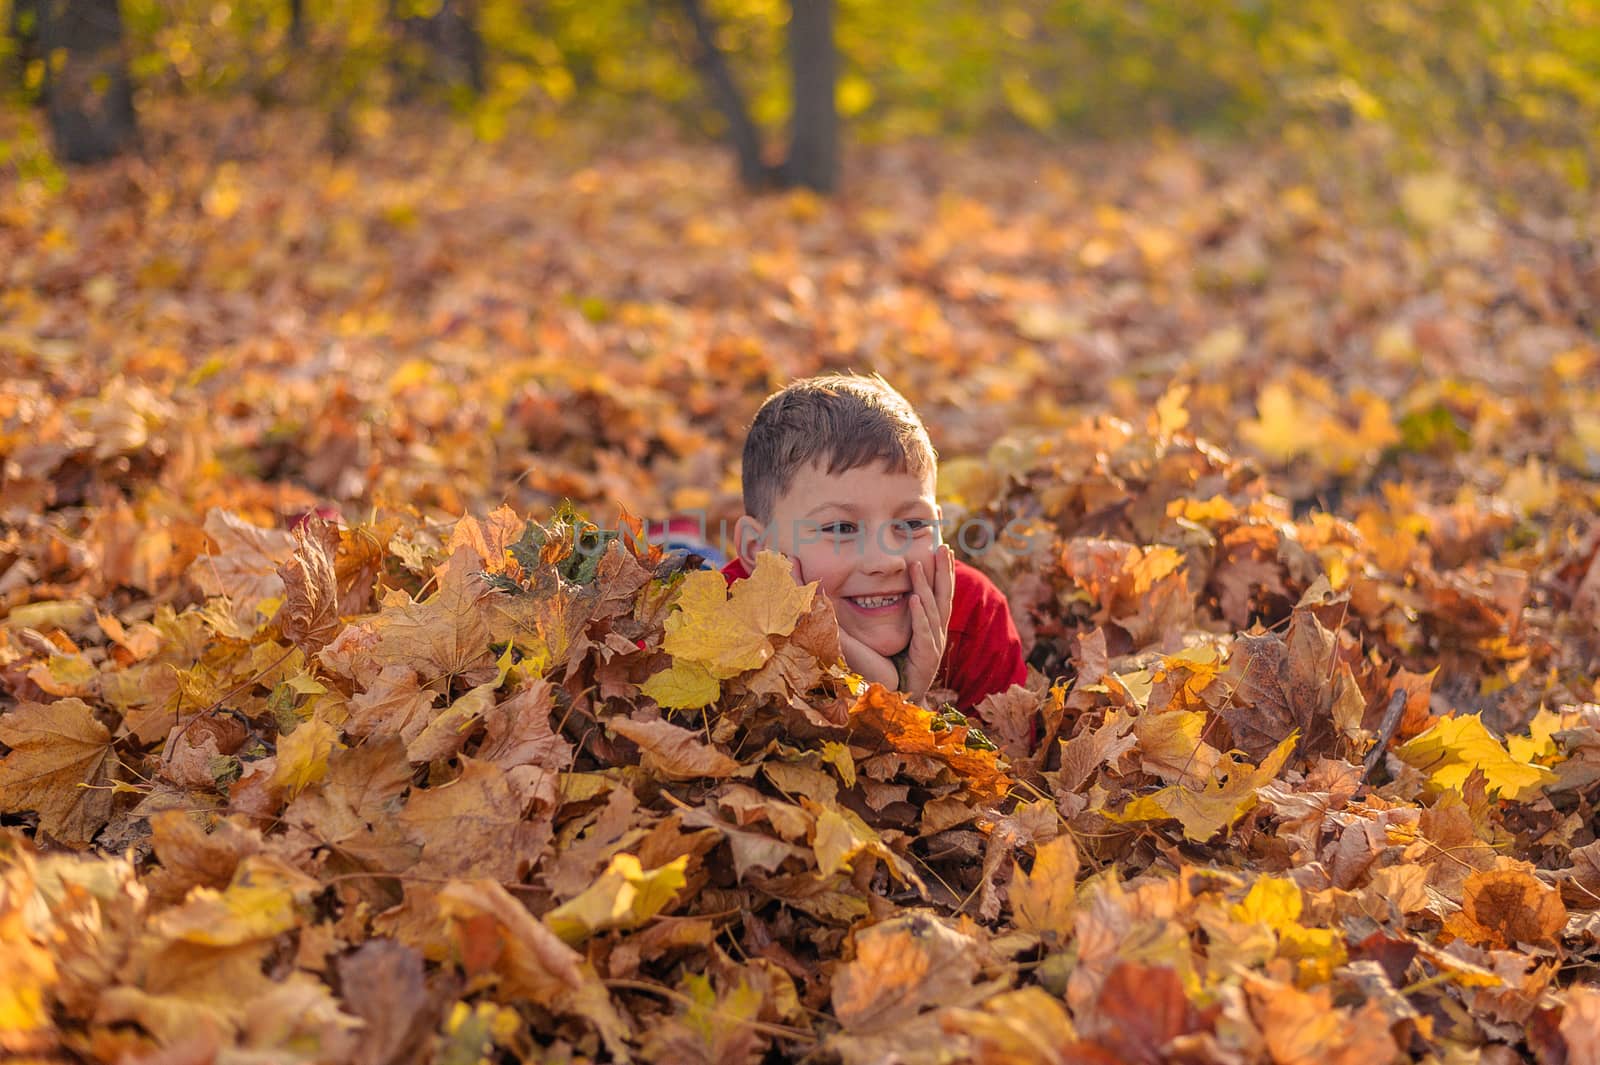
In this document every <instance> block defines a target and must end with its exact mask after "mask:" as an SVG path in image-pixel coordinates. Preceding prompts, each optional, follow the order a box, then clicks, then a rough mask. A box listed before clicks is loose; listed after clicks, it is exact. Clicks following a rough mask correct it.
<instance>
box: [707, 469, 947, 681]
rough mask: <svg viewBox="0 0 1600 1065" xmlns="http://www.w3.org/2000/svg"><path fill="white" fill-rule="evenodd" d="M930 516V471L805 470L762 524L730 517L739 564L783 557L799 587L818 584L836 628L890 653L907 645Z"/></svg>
mask: <svg viewBox="0 0 1600 1065" xmlns="http://www.w3.org/2000/svg"><path fill="white" fill-rule="evenodd" d="M939 518H940V510H939V504H938V503H937V502H936V501H935V499H934V478H933V473H932V472H931V471H930V472H929V473H928V474H927V476H925V477H919V476H917V475H916V474H912V473H897V472H894V471H893V470H892V469H890V468H888V467H887V466H881V465H872V466H860V467H857V468H855V469H852V470H846V471H844V472H842V473H828V472H827V468H826V464H825V463H812V464H810V465H807V466H803V467H801V468H800V469H799V470H798V471H797V472H796V473H795V476H794V480H793V482H792V483H791V484H790V485H789V487H788V490H787V491H785V492H783V493H782V494H780V495H779V496H778V498H777V501H776V502H775V504H774V506H773V508H772V518H771V520H770V521H768V522H767V523H766V524H765V525H764V526H763V525H762V524H761V523H760V522H758V521H757V520H756V519H755V518H753V517H750V516H749V515H746V516H745V517H743V518H741V519H740V520H739V530H738V535H739V544H740V557H741V558H743V559H744V562H745V565H746V566H753V565H754V564H755V556H756V554H757V553H758V552H759V551H761V550H762V549H763V548H765V549H767V550H772V551H777V552H779V553H781V554H783V555H785V556H787V557H788V558H789V559H790V561H791V562H793V563H794V564H795V567H796V570H797V572H796V576H797V577H798V578H799V579H800V580H801V581H805V582H810V581H817V582H818V583H819V584H820V585H821V587H822V590H823V591H824V592H825V593H827V596H828V598H829V599H830V600H832V601H833V609H834V612H835V613H836V614H837V615H838V617H839V627H840V628H841V629H843V630H844V631H845V632H847V633H849V634H850V635H851V636H854V637H855V638H856V639H858V640H860V641H861V642H862V643H864V644H866V645H867V646H868V647H870V648H872V649H873V650H874V651H876V652H878V653H879V654H881V655H885V656H888V655H894V654H898V653H899V652H901V651H903V650H905V648H906V646H907V645H908V644H910V642H911V613H910V602H909V596H910V593H911V567H912V566H913V565H915V564H917V563H921V564H922V565H923V566H924V567H926V572H927V573H928V575H929V578H930V579H931V578H932V574H933V551H934V548H935V547H937V546H938V545H939Z"/></svg>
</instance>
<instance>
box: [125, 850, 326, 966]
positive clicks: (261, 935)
mask: <svg viewBox="0 0 1600 1065" xmlns="http://www.w3.org/2000/svg"><path fill="white" fill-rule="evenodd" d="M320 889H321V884H319V883H318V882H317V881H316V880H314V879H312V878H311V877H308V876H306V875H305V874H304V873H301V872H299V871H298V870H295V869H292V868H290V867H289V866H287V865H284V864H283V863H282V862H280V861H279V860H278V859H276V858H271V857H268V856H266V855H261V854H254V855H251V856H250V857H248V858H246V859H245V860H244V861H243V862H242V863H241V864H240V866H239V869H238V871H237V872H236V873H235V874H234V877H233V882H232V883H230V884H229V885H228V887H227V889H226V890H224V891H216V890H213V889H211V888H206V887H197V888H195V889H193V890H192V891H190V892H189V895H188V897H187V898H185V899H184V902H183V904H182V905H181V906H178V907H175V908H173V909H170V910H167V911H165V912H164V913H162V914H160V915H159V916H157V917H156V919H155V922H154V924H153V928H154V930H155V931H156V932H158V933H159V934H160V935H162V936H164V937H165V938H168V939H172V940H177V941H180V942H184V943H195V944H199V945H201V946H206V947H236V946H240V945H243V944H245V943H254V942H257V941H260V940H264V939H272V938H273V937H274V936H277V935H278V934H279V933H281V932H287V931H288V930H289V929H291V928H294V927H296V926H298V925H299V924H301V922H302V920H303V915H302V912H301V910H302V907H303V906H304V905H305V904H307V903H308V902H309V900H310V898H311V896H312V895H313V894H315V893H316V892H317V891H319V890H320Z"/></svg>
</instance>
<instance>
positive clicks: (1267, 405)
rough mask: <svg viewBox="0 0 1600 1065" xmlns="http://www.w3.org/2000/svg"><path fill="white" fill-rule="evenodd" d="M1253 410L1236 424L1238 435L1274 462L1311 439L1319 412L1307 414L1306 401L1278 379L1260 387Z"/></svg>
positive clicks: (1294, 452)
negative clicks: (1251, 416) (1253, 416)
mask: <svg viewBox="0 0 1600 1065" xmlns="http://www.w3.org/2000/svg"><path fill="white" fill-rule="evenodd" d="M1256 410H1257V411H1258V412H1259V416H1258V417H1257V418H1256V419H1254V420H1253V421H1248V422H1245V423H1244V424H1243V425H1241V426H1239V435H1240V436H1241V437H1243V438H1244V439H1245V440H1246V441H1247V442H1248V443H1250V444H1251V445H1253V446H1254V447H1255V448H1256V450H1257V451H1260V452H1261V453H1262V454H1263V455H1265V456H1266V457H1267V458H1269V459H1272V460H1273V461H1274V462H1288V461H1289V460H1290V459H1292V458H1294V457H1295V456H1296V455H1299V454H1300V453H1301V452H1303V451H1306V450H1308V449H1309V448H1310V447H1311V446H1312V445H1313V444H1314V443H1315V441H1316V427H1317V426H1318V425H1319V424H1320V422H1321V421H1322V412H1320V411H1317V412H1315V414H1314V416H1311V417H1308V413H1309V412H1308V410H1307V407H1306V405H1304V404H1302V403H1300V402H1299V401H1298V400H1296V399H1295V396H1294V393H1292V392H1290V391H1289V386H1288V385H1285V384H1283V383H1282V382H1281V381H1274V382H1272V383H1271V384H1268V385H1266V386H1264V387H1263V388H1262V389H1261V393H1260V395H1259V396H1257V397H1256Z"/></svg>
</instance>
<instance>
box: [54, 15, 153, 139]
mask: <svg viewBox="0 0 1600 1065" xmlns="http://www.w3.org/2000/svg"><path fill="white" fill-rule="evenodd" d="M38 15H39V50H40V54H41V55H43V56H44V57H45V58H46V63H45V78H44V102H45V113H46V115H47V117H48V119H49V122H50V134H51V137H52V139H53V140H54V141H55V146H56V155H57V156H58V157H59V158H60V159H61V161H62V162H66V163H93V162H98V161H99V160H102V159H109V158H111V157H112V156H114V155H117V154H119V153H121V152H122V151H124V150H125V149H127V148H128V147H129V146H131V145H132V144H133V142H134V140H135V139H136V138H137V137H138V133H139V126H138V120H137V118H136V116H135V114H134V110H133V83H132V81H131V80H130V79H129V77H128V62H127V57H126V55H125V54H124V45H123V35H122V11H121V9H120V8H119V6H118V0H39V6H38Z"/></svg>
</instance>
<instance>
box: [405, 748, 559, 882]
mask: <svg viewBox="0 0 1600 1065" xmlns="http://www.w3.org/2000/svg"><path fill="white" fill-rule="evenodd" d="M398 821H399V823H400V824H401V825H402V826H403V827H404V829H405V831H406V833H407V834H408V835H409V836H410V837H411V838H412V839H415V840H417V841H418V842H420V843H421V844H422V856H421V857H420V858H419V859H418V860H417V866H416V868H417V871H418V872H421V873H426V874H427V875H430V876H449V877H486V878H488V879H491V880H515V879H516V878H517V877H519V876H521V875H522V873H523V872H524V871H526V870H527V869H528V868H531V867H532V866H533V865H535V864H536V863H537V862H538V861H539V855H540V853H541V852H542V851H543V849H544V846H545V843H546V842H547V841H548V840H549V838H550V826H549V823H548V822H546V821H524V820H523V819H522V802H521V799H520V797H519V796H518V795H517V794H516V793H514V792H513V791H512V789H511V782H510V781H509V779H507V776H506V772H505V770H503V769H501V768H500V767H499V766H495V765H490V764H489V763H487V762H480V761H478V760H477V759H475V758H462V759H461V776H460V777H458V778H457V779H455V780H453V781H451V782H450V783H448V784H444V785H441V786H439V787H435V788H423V789H421V790H417V791H413V792H412V793H411V796H410V798H409V799H408V800H407V801H406V804H405V807H404V809H402V810H401V811H400V813H399V816H398Z"/></svg>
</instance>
